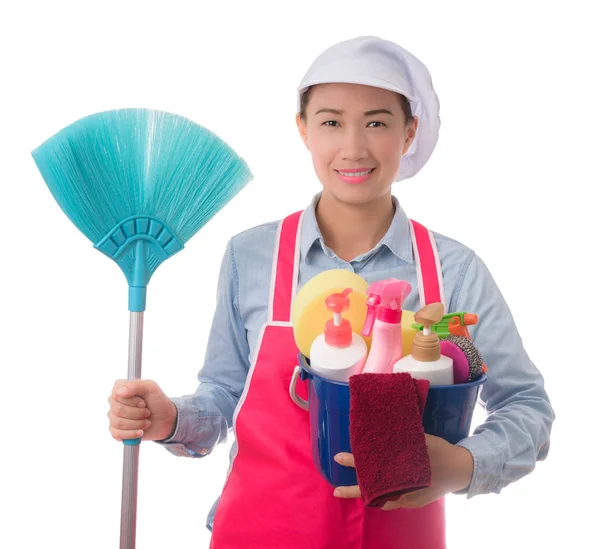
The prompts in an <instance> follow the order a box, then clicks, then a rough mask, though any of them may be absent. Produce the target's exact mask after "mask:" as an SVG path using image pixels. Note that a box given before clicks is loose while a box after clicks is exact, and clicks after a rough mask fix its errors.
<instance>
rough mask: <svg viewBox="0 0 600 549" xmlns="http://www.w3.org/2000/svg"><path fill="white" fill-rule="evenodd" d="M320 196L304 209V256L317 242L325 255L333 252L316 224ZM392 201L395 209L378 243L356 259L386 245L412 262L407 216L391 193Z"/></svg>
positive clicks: (400, 257) (404, 259)
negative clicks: (388, 225)
mask: <svg viewBox="0 0 600 549" xmlns="http://www.w3.org/2000/svg"><path fill="white" fill-rule="evenodd" d="M320 198H321V193H318V194H316V195H315V196H314V198H313V199H312V201H311V203H310V205H309V206H308V207H307V208H306V209H305V210H304V216H303V221H302V235H301V240H300V252H301V254H302V257H304V258H306V257H307V256H308V253H309V252H310V250H311V249H312V247H313V246H314V245H315V244H316V243H317V242H318V243H319V244H320V246H321V249H322V250H323V252H324V253H325V254H326V255H327V256H329V257H333V253H332V252H331V250H329V248H327V246H326V245H325V242H324V241H323V235H322V234H321V230H320V229H319V225H318V224H317V216H316V206H317V203H318V202H319V199H320ZM392 202H393V204H394V207H395V210H396V211H395V213H394V217H393V219H392V223H391V225H390V227H389V229H388V230H387V232H386V233H385V235H384V237H383V238H382V239H381V241H380V242H379V244H377V246H375V248H373V249H372V250H371V251H369V252H367V253H366V254H364V255H363V256H361V257H358V258H356V259H357V260H358V259H361V258H364V257H366V256H367V255H372V254H373V253H375V252H376V251H377V250H379V248H381V246H386V247H387V248H389V250H390V251H391V252H392V253H393V254H394V255H395V256H396V257H398V258H399V259H402V260H403V261H406V262H407V263H414V257H413V253H412V239H411V234H410V226H409V220H408V217H407V216H406V214H405V213H404V210H403V209H402V207H401V206H400V203H399V202H398V199H397V198H396V197H395V196H393V195H392Z"/></svg>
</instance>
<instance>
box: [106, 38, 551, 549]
mask: <svg viewBox="0 0 600 549" xmlns="http://www.w3.org/2000/svg"><path fill="white" fill-rule="evenodd" d="M298 91H299V101H298V114H297V116H296V122H297V126H298V130H299V132H300V135H301V137H302V140H303V142H304V144H305V145H306V147H307V148H308V150H309V151H310V153H311V156H312V161H313V165H314V168H315V172H316V175H317V177H318V178H319V180H320V182H321V184H322V186H323V190H322V193H320V194H319V195H317V196H316V197H315V199H314V201H313V203H312V204H311V205H310V206H309V207H308V208H307V209H306V210H305V211H304V212H298V213H296V214H293V215H291V216H289V217H288V218H286V219H285V220H283V221H281V222H277V223H268V224H265V225H261V226H259V227H256V228H253V229H251V230H249V231H246V232H244V233H242V234H239V235H237V236H235V237H234V238H233V239H231V240H230V241H229V243H228V245H227V250H226V253H225V257H224V260H223V264H222V267H221V273H220V280H219V288H218V305H217V311H216V313H215V317H214V321H213V326H212V330H211V334H210V338H209V342H208V348H207V355H206V361H205V364H204V367H203V368H202V370H201V372H200V375H199V380H200V385H199V387H198V389H197V391H196V392H195V393H194V394H193V395H188V396H184V397H179V398H173V399H169V398H167V397H166V395H165V394H164V393H163V392H162V391H161V390H160V388H159V387H158V386H157V385H156V384H155V383H154V382H152V381H147V380H146V381H132V382H127V381H118V382H116V383H115V386H114V388H113V392H112V395H111V397H110V398H109V401H110V403H111V405H110V410H109V417H110V426H111V432H112V434H113V437H114V438H116V439H118V440H122V439H124V438H135V437H137V436H140V435H143V439H144V440H155V441H157V442H159V443H160V444H163V445H165V446H166V447H167V449H168V450H170V451H171V452H172V453H174V454H176V455H182V456H193V457H201V456H205V455H207V454H209V453H210V452H211V450H212V448H214V447H215V445H216V444H218V443H219V442H222V441H223V440H225V438H226V436H227V432H228V429H229V428H233V430H234V432H235V443H234V446H233V449H232V455H231V467H230V470H229V474H228V478H227V482H226V484H225V487H224V490H223V494H222V496H221V498H220V499H219V501H218V502H217V503H216V504H215V506H214V507H213V509H212V511H211V514H210V516H209V521H208V527H209V528H210V529H211V530H212V532H213V535H212V542H211V543H212V546H213V547H215V548H216V549H220V548H229V547H261V548H267V547H268V548H277V547H282V548H283V547H285V548H290V549H292V548H295V547H298V548H300V547H302V548H305V547H315V548H317V547H318V548H321V547H323V548H325V547H346V548H378V549H385V548H410V549H418V548H421V547H422V548H426V549H438V548H443V547H445V528H444V499H443V497H444V496H445V495H446V494H449V493H456V492H461V493H466V494H467V495H468V497H472V496H474V495H476V494H482V493H488V492H499V491H500V490H501V489H502V488H503V487H505V486H506V485H508V484H509V483H510V482H513V481H515V480H517V479H518V478H521V477H523V476H524V475H526V474H528V473H529V472H531V471H532V470H533V468H534V466H535V463H536V461H537V460H539V459H543V458H545V456H546V455H547V452H548V448H549V436H550V429H551V425H552V422H553V419H554V413H553V411H552V408H551V406H550V403H549V400H548V397H547V394H546V392H545V390H544V384H543V379H542V377H541V375H540V373H539V372H538V370H537V369H536V367H535V366H534V365H533V364H532V362H531V361H530V360H529V358H528V356H527V354H526V352H525V350H524V349H523V346H522V343H521V339H520V337H519V334H518V332H517V329H516V327H515V324H514V322H513V319H512V316H511V314H510V311H509V309H508V306H507V304H506V303H505V301H504V299H503V297H502V295H501V293H500V291H499V290H498V288H497V286H496V284H495V283H494V281H493V279H492V277H491V275H490V273H489V272H488V270H487V269H486V267H485V265H484V264H483V262H482V261H481V260H480V259H479V258H478V257H477V256H476V255H475V253H474V252H473V251H471V250H469V249H468V248H466V247H465V246H463V245H462V244H460V243H458V242H456V241H454V240H451V239H449V238H446V237H444V236H441V235H439V234H434V233H428V232H427V230H426V229H424V228H423V227H422V226H420V225H419V224H417V223H413V222H411V221H410V220H409V219H408V218H407V217H406V215H405V213H404V212H403V210H402V208H401V207H400V205H399V203H398V201H397V199H396V198H395V197H393V196H392V193H391V188H392V184H393V183H394V181H397V180H403V179H407V178H409V177H412V176H414V175H415V174H416V173H417V172H418V171H419V170H420V169H421V168H422V166H423V165H424V164H425V163H426V162H427V160H428V159H429V157H430V155H431V153H432V152H433V149H434V147H435V145H436V142H437V138H438V129H439V114H438V111H439V104H438V100H437V96H436V94H435V91H434V90H433V87H432V84H431V79H430V76H429V73H428V71H427V69H426V68H425V66H424V65H423V64H422V63H421V62H420V61H419V60H417V59H416V58H415V57H414V56H412V55H411V54H410V53H408V52H406V51H405V50H404V49H402V48H401V47H400V46H398V45H396V44H394V43H392V42H389V41H386V40H381V39H379V38H375V37H359V38H356V39H353V40H348V41H345V42H342V43H340V44H336V45H334V46H333V47H331V48H329V49H328V50H326V51H325V52H324V53H323V54H321V55H320V56H319V57H318V58H317V59H316V60H315V61H314V63H313V65H312V66H311V67H310V69H309V71H308V72H307V74H306V75H305V77H304V79H303V81H302V83H301V85H300V87H299V89H298ZM424 197H425V199H427V198H428V196H427V195H426V194H424ZM419 233H420V234H421V237H418V234H419ZM423 235H425V236H426V238H422V236H423ZM429 236H430V237H429ZM425 254H429V255H431V256H432V257H434V256H435V257H437V258H438V259H437V261H436V262H434V263H430V264H429V265H423V263H422V262H420V261H419V260H418V258H419V257H423V256H424V255H425ZM333 268H347V269H350V270H353V271H354V272H356V273H358V274H360V276H362V277H363V278H364V279H365V280H366V281H367V282H373V281H375V280H381V279H384V278H390V277H394V278H399V279H402V280H406V281H408V282H410V283H411V285H412V287H413V288H416V287H419V288H420V292H419V293H420V295H417V293H416V292H413V294H411V296H409V297H408V298H407V300H406V301H405V303H404V308H405V309H408V310H417V309H418V308H419V298H421V300H423V299H424V297H423V293H424V292H423V287H424V286H426V287H429V288H434V290H435V292H436V293H437V295H439V296H440V299H441V300H442V301H444V302H445V304H446V306H447V310H449V311H470V312H475V313H477V314H478V315H479V317H480V321H479V324H478V325H477V326H476V327H474V328H473V329H472V330H471V334H472V337H473V340H474V342H475V344H476V345H477V347H478V348H479V349H480V350H481V352H482V354H483V356H484V357H485V359H486V363H487V365H488V367H489V372H488V375H489V378H488V381H487V382H486V383H485V384H484V385H483V389H482V393H481V398H482V399H483V401H484V402H485V405H486V409H487V411H488V412H489V416H488V418H487V420H486V422H485V423H484V424H483V425H481V426H480V427H478V428H477V429H476V431H475V433H474V434H473V436H471V437H468V438H466V439H464V440H462V441H460V442H459V443H458V444H456V445H452V444H449V443H448V442H446V441H444V440H442V439H439V438H436V437H431V436H428V437H427V446H428V452H429V458H430V461H431V466H432V484H431V486H430V487H429V488H426V489H424V490H420V491H417V492H413V493H411V494H407V495H404V496H402V497H401V498H400V499H399V500H397V501H395V502H389V503H387V504H386V506H385V507H384V508H383V509H376V508H370V507H366V506H365V505H364V504H363V503H362V500H361V499H360V490H359V489H358V487H343V488H339V489H337V490H336V491H335V493H333V490H332V489H331V487H330V486H329V485H328V484H327V483H326V482H325V481H324V480H323V479H322V478H321V477H320V476H319V474H318V472H317V470H316V468H315V467H314V465H313V462H312V457H311V446H310V439H309V426H308V415H307V414H306V412H304V411H303V410H300V409H299V408H298V407H297V406H296V405H295V404H294V403H293V402H292V401H291V400H290V398H289V394H288V387H289V382H290V378H291V375H292V372H293V369H294V366H295V364H296V355H297V352H298V351H297V348H296V345H295V342H294V337H293V332H292V328H291V325H290V323H289V320H290V308H291V302H292V299H293V296H294V295H295V291H296V288H297V287H298V286H301V285H303V284H304V283H305V282H306V281H308V280H309V279H310V278H312V277H313V276H315V275H316V274H318V273H320V272H322V271H323V270H326V269H333ZM273 448H277V452H273V451H272V449H273ZM281 456H285V459H282V458H281ZM338 459H339V461H340V462H341V463H342V464H344V465H347V466H350V467H351V466H353V460H352V456H351V455H349V454H341V455H339V456H338Z"/></svg>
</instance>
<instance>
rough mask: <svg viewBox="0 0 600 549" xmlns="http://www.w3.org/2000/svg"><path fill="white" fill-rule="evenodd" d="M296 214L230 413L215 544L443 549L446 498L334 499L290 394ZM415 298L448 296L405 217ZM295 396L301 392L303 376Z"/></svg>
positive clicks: (281, 236) (265, 548)
mask: <svg viewBox="0 0 600 549" xmlns="http://www.w3.org/2000/svg"><path fill="white" fill-rule="evenodd" d="M301 225H302V224H301V212H298V213H296V214H293V215H291V216H289V217H287V218H286V219H285V220H283V221H282V223H281V224H280V227H279V232H278V235H277V239H276V243H275V253H276V255H275V257H274V262H273V273H272V275H271V276H272V280H271V299H270V302H269V318H268V322H267V323H266V324H265V326H264V327H263V331H262V333H261V336H260V337H259V341H258V343H257V347H256V348H257V350H256V353H255V356H254V360H253V363H252V365H251V368H250V371H249V374H248V378H247V380H246V386H245V388H244V392H243V394H242V396H241V398H240V402H239V404H238V407H237V410H236V412H235V414H234V432H235V437H236V440H237V444H238V450H237V454H236V456H235V457H234V459H233V461H232V465H231V468H230V470H229V474H228V477H227V481H226V483H225V486H224V488H223V493H222V495H221V499H220V501H219V505H218V507H217V510H216V514H215V521H214V524H213V535H212V539H211V548H213V549H231V548H238V547H239V548H244V549H253V548H256V549H258V548H260V549H327V548H332V549H339V548H344V549H392V548H393V549H444V548H445V547H446V543H445V518H444V500H443V499H440V500H438V501H436V502H434V503H432V504H430V505H428V506H426V507H423V508H420V509H397V510H394V511H382V510H381V509H376V508H371V507H366V506H365V505H364V504H363V502H362V501H361V500H360V499H338V498H336V497H334V496H333V490H334V488H333V487H332V486H330V485H329V483H327V481H325V480H324V479H323V478H322V477H321V476H320V474H319V473H318V471H317V469H316V467H315V465H314V463H313V460H312V456H311V441H310V432H309V417H308V413H307V412H306V411H305V410H302V409H300V408H299V407H298V406H297V405H296V404H295V403H294V402H293V401H292V399H291V398H290V395H289V386H290V380H291V377H292V373H293V371H294V367H295V366H296V364H297V355H298V348H297V346H296V343H295V340H294V334H293V329H292V325H291V323H290V311H291V304H292V300H293V297H294V295H295V293H296V282H297V279H298V276H297V274H298V268H299V265H298V263H299V243H300V238H299V232H300V227H301ZM411 230H412V237H413V245H414V246H413V247H414V250H415V257H416V259H417V271H418V277H417V278H418V283H419V291H420V295H421V303H431V302H435V301H442V302H443V301H444V299H443V285H442V284H440V282H441V269H440V265H439V258H438V256H437V248H436V247H435V242H434V240H433V235H431V233H430V232H429V231H427V229H425V228H424V227H422V226H421V225H419V224H417V223H414V222H411ZM297 392H298V395H299V396H301V397H302V398H304V399H306V398H307V385H306V382H298V385H297Z"/></svg>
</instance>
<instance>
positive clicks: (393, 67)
mask: <svg viewBox="0 0 600 549" xmlns="http://www.w3.org/2000/svg"><path fill="white" fill-rule="evenodd" d="M334 82H340V83H346V84H363V85H365V86H373V87H376V88H383V89H384V90H390V91H393V92H396V93H400V94H402V95H404V96H405V97H406V98H407V99H408V101H409V102H410V106H411V109H412V114H413V115H416V116H418V118H419V126H418V129H417V134H416V136H415V140H414V141H413V142H412V143H411V145H410V148H409V149H408V151H407V152H406V154H405V155H404V156H403V157H402V160H401V161H400V170H399V172H398V175H397V176H396V181H399V180H401V179H408V178H409V177H412V176H413V175H415V174H417V173H418V172H419V170H420V169H421V168H422V167H423V166H424V165H425V163H426V162H427V160H429V157H430V156H431V154H432V153H433V149H435V146H436V144H437V141H438V135H439V129H440V114H439V112H440V104H439V100H438V97H437V94H436V93H435V90H434V89H433V84H432V82H431V75H430V74H429V71H428V70H427V67H426V66H425V65H424V64H423V63H421V61H419V60H418V59H417V58H416V57H415V56H414V55H412V54H411V53H409V52H407V51H406V50H405V49H403V48H401V47H400V46H398V44H395V43H394V42H390V41H389V40H383V39H382V38H378V37H376V36H360V37H358V38H353V39H351V40H346V41H344V42H339V43H338V44H335V45H333V46H331V47H330V48H328V49H326V50H325V51H324V52H323V53H321V54H320V55H319V56H318V57H317V58H316V59H315V60H314V62H313V64H312V65H311V66H310V68H309V69H308V71H307V73H306V74H305V75H304V78H303V79H302V82H301V83H300V86H298V112H300V99H301V95H302V93H303V92H304V91H306V89H307V88H308V87H309V86H314V85H316V84H330V83H334Z"/></svg>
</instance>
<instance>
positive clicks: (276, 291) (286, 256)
mask: <svg viewBox="0 0 600 549" xmlns="http://www.w3.org/2000/svg"><path fill="white" fill-rule="evenodd" d="M303 213H304V212H303V211H299V212H296V213H293V214H292V215H290V216H288V217H286V218H285V219H284V220H283V221H281V223H280V224H279V228H278V230H277V236H276V238H275V249H274V251H273V268H272V269H271V289H270V291H269V323H271V322H290V319H291V313H292V300H293V299H294V296H295V295H296V288H297V284H298V268H299V263H300V261H299V256H300V237H299V235H300V230H301V228H302V214H303Z"/></svg>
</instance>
